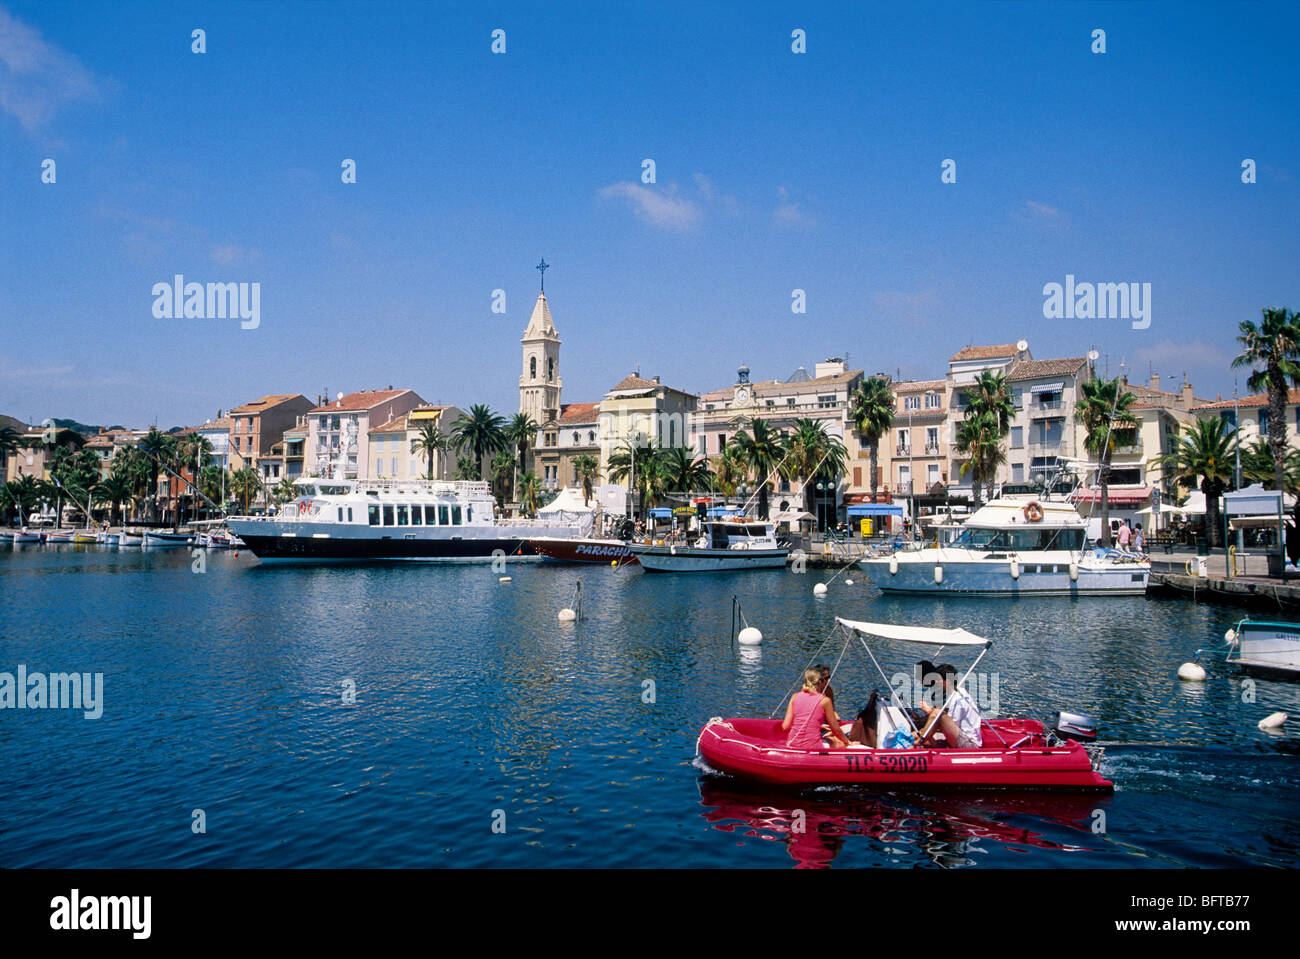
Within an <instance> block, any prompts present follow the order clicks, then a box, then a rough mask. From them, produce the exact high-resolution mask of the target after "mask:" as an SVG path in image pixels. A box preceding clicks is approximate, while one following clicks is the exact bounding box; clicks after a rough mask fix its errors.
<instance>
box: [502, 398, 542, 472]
mask: <svg viewBox="0 0 1300 959" xmlns="http://www.w3.org/2000/svg"><path fill="white" fill-rule="evenodd" d="M502 432H503V433H504V435H505V438H506V440H507V441H508V442H510V443H511V444H512V445H513V446H514V448H515V450H516V452H517V453H518V454H519V472H520V473H523V471H524V469H525V468H526V467H527V465H528V464H527V463H525V462H524V459H525V457H526V456H527V455H528V449H529V447H531V446H532V445H533V444H534V443H535V442H536V440H537V424H536V423H534V422H533V418H532V417H531V416H529V415H528V414H527V413H516V414H515V415H514V418H513V419H512V420H511V421H510V423H509V425H507V426H506V427H505V429H504V430H503V431H502Z"/></svg>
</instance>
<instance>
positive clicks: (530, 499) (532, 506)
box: [511, 456, 542, 516]
mask: <svg viewBox="0 0 1300 959" xmlns="http://www.w3.org/2000/svg"><path fill="white" fill-rule="evenodd" d="M511 459H514V457H513V456H512V457H511ZM541 495H542V481H541V480H539V479H538V478H537V474H536V473H534V472H532V471H531V470H530V471H529V472H527V473H525V474H524V475H523V476H521V477H519V507H520V509H522V510H523V512H524V515H525V516H536V515H537V502H538V500H539V499H540V498H541Z"/></svg>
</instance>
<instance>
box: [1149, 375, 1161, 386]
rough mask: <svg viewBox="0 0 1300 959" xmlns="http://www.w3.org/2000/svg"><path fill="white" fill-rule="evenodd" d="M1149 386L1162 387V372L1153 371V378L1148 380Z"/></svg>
mask: <svg viewBox="0 0 1300 959" xmlns="http://www.w3.org/2000/svg"><path fill="white" fill-rule="evenodd" d="M1147 388H1148V389H1152V390H1158V389H1160V374H1159V373H1152V374H1151V379H1149V380H1147Z"/></svg>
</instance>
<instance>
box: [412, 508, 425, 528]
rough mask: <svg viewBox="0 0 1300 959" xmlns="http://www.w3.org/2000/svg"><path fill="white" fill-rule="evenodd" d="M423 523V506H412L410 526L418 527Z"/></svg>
mask: <svg viewBox="0 0 1300 959" xmlns="http://www.w3.org/2000/svg"><path fill="white" fill-rule="evenodd" d="M423 522H424V507H423V506H412V507H411V525H412V526H419V525H421V524H422V523H423Z"/></svg>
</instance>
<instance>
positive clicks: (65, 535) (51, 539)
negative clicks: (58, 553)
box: [45, 530, 75, 544]
mask: <svg viewBox="0 0 1300 959" xmlns="http://www.w3.org/2000/svg"><path fill="white" fill-rule="evenodd" d="M74 535H75V534H74V533H73V532H72V531H71V530H68V531H67V532H64V531H63V530H54V531H51V532H49V533H46V534H45V542H46V543H47V544H50V543H53V544H58V543H71V542H72V537H73V536H74Z"/></svg>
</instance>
